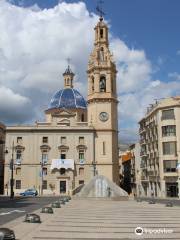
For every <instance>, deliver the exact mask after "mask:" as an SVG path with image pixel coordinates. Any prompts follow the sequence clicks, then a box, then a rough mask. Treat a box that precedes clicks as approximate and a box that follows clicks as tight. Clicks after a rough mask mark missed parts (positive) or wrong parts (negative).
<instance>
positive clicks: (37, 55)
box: [0, 0, 180, 142]
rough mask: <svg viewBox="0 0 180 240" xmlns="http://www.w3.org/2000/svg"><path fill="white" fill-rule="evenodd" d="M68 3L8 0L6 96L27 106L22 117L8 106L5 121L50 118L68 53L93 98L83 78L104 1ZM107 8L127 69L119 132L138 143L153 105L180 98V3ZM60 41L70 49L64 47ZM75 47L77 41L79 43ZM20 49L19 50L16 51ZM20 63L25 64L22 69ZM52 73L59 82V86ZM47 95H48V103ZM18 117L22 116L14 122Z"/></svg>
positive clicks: (122, 72) (167, 0)
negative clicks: (49, 108) (142, 120)
mask: <svg viewBox="0 0 180 240" xmlns="http://www.w3.org/2000/svg"><path fill="white" fill-rule="evenodd" d="M8 2H9V3H8ZM80 2H84V3H85V4H84V5H82V4H81V3H80ZM64 3H67V4H64V5H63V1H57V0H9V1H6V0H2V2H0V4H1V5H2V6H0V14H1V19H2V21H1V22H0V30H1V32H3V33H4V37H2V36H1V37H0V38H2V40H4V45H3V44H2V47H1V51H2V56H4V58H2V62H3V64H4V65H3V68H2V71H0V93H1V88H2V92H3V94H5V92H6V93H7V94H9V95H11V98H12V100H13V102H15V99H16V100H17V103H19V102H20V103H21V104H22V103H23V104H24V105H22V109H23V110H21V112H20V113H19V114H18V117H17V116H14V115H13V114H10V112H12V111H11V108H10V107H11V106H12V104H11V103H9V105H8V106H6V108H2V107H0V118H1V119H2V120H3V121H4V122H5V123H7V124H9V123H25V122H32V121H34V120H35V119H37V118H42V115H41V114H40V113H39V112H42V111H43V110H44V109H45V108H46V106H47V104H48V101H49V100H47V99H50V96H52V94H53V92H54V91H55V90H56V89H57V87H58V86H57V84H59V85H60V86H59V87H61V86H62V83H60V82H59V80H57V76H58V77H59V74H60V73H62V71H63V69H64V67H65V64H66V62H65V60H64V59H65V58H67V57H69V56H67V55H70V57H72V59H73V61H72V65H73V66H72V67H73V69H74V70H75V71H76V76H77V79H76V87H77V88H78V89H80V90H81V92H82V94H83V95H84V96H85V95H86V92H85V91H84V87H83V86H84V85H83V83H85V81H86V73H85V70H86V67H87V59H88V56H89V53H90V51H91V50H92V46H93V38H94V36H93V34H94V33H93V27H94V25H95V24H96V22H97V16H96V15H93V14H91V13H96V11H95V9H96V5H97V1H96V0H85V1H76V0H66V1H64ZM68 3H76V4H74V5H68ZM13 5H14V7H15V8H13ZM35 5H36V7H35ZM17 6H19V7H17ZM32 6H33V7H32ZM37 6H38V7H39V8H38V7H37ZM57 6H59V7H57ZM103 8H104V11H105V13H106V15H105V19H106V20H107V21H108V24H109V26H110V35H111V50H112V51H113V54H114V57H115V60H116V63H117V68H118V71H119V73H118V76H117V81H118V96H119V100H120V104H119V113H120V116H119V119H120V121H119V122H120V123H119V129H120V132H121V133H122V134H121V136H122V139H123V141H130V142H132V141H134V140H136V139H137V129H138V124H137V122H138V121H139V120H140V118H141V117H142V116H143V114H144V113H145V109H146V107H147V106H148V104H151V103H152V102H153V101H154V99H156V98H161V97H169V96H173V95H180V70H179V65H180V31H179V30H178V29H179V28H178V27H179V23H180V1H179V0H173V1H172V0H149V1H145V0H104V7H103ZM1 10H2V12H1ZM87 12H88V14H89V15H87ZM74 16H75V18H74ZM42 19H43V20H42ZM76 21H77V22H76ZM72 25H73V26H74V27H73V29H74V32H73V34H74V35H73V37H72V34H71V32H69V33H68V32H66V31H67V29H68V28H71V27H72ZM45 27H46V28H45ZM57 28H58V29H59V31H58V30H57ZM66 28H67V29H66ZM44 29H49V32H47V35H44V36H43V34H46V31H44ZM61 31H63V32H65V33H66V37H67V38H65V37H64V36H63V37H62V34H61ZM39 32H40V33H41V35H42V36H43V42H42V44H41V45H42V46H45V47H44V49H43V50H45V49H46V48H47V49H48V50H45V51H47V52H46V54H45V53H43V51H39V50H40V48H41V46H40V45H39V46H38V42H39V41H38V40H39V36H41V35H38V34H39ZM44 32H45V33H44ZM51 34H52V36H53V37H56V39H54V40H53V41H54V46H53V45H52V46H51V44H52V36H51ZM68 34H69V35H68ZM78 34H86V39H85V40H84V39H78ZM75 38H76V39H75ZM46 39H47V41H46ZM57 39H58V41H59V44H58V41H57ZM36 41H37V42H36ZM72 41H73V44H71V43H72ZM76 41H77V43H76ZM81 41H82V42H81ZM19 42H21V44H22V46H23V48H22V47H21V46H20V45H19ZM78 42H79V43H78ZM35 43H36V44H35ZM8 44H9V45H8ZM60 44H61V45H63V46H64V49H65V50H66V52H64V51H65V50H64V51H63V49H60V46H61V45H60ZM78 44H79V45H78ZM69 45H72V48H70V47H69ZM73 45H74V48H73ZM78 46H79V48H80V46H84V54H83V56H82V57H80V55H79V54H78ZM11 48H12V50H11V51H10V49H11ZM15 49H18V51H17V52H16V53H14V51H15ZM37 49H38V51H39V52H38V51H37ZM1 51H0V61H1ZM49 52H52V54H49ZM57 52H58V54H59V55H58V56H56V53H57ZM15 55H16V57H15ZM17 55H18V57H17ZM12 56H13V57H12ZM59 56H61V59H60V57H59ZM58 57H59V59H58ZM13 61H14V62H13ZM22 62H23V65H24V66H23V67H21V68H20V67H19V64H20V65H21V64H22ZM37 62H38V64H39V68H38V70H37ZM47 62H48V63H47ZM17 63H19V64H18V66H16V67H15V65H16V64H17ZM7 66H8V67H7ZM9 66H11V67H9ZM30 66H32V67H30ZM47 69H48V70H49V72H47V73H46V76H45V75H43V72H44V71H46V70H47ZM32 72H33V73H34V74H32ZM12 76H14V77H12ZM48 77H49V78H51V79H52V80H53V79H54V80H53V83H54V84H52V82H50V81H49V80H48ZM13 78H14V79H13ZM4 79H5V80H6V81H5V80H4ZM16 82H17V83H18V84H19V85H18V86H19V88H18V87H17V84H16ZM1 84H2V86H1ZM38 84H39V85H38ZM41 84H44V86H47V89H48V92H46V91H45V90H44V91H43V89H40V88H39V86H41ZM45 84H46V85H45ZM9 95H8V96H9ZM40 98H42V99H43V98H44V100H42V101H41V99H40ZM45 98H46V100H45ZM32 99H33V100H32ZM0 100H1V99H0ZM34 102H36V104H35V105H36V106H34ZM37 102H38V104H37ZM27 105H28V106H31V108H32V111H31V114H30V113H27V112H26V109H27ZM134 109H136V111H134ZM6 110H7V111H8V112H6ZM16 115H17V114H16ZM12 119H15V120H14V122H13V121H12Z"/></svg>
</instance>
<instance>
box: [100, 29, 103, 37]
mask: <svg viewBox="0 0 180 240" xmlns="http://www.w3.org/2000/svg"><path fill="white" fill-rule="evenodd" d="M100 38H103V29H102V28H101V29H100Z"/></svg>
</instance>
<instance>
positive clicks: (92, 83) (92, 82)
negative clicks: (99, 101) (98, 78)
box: [91, 76, 94, 92]
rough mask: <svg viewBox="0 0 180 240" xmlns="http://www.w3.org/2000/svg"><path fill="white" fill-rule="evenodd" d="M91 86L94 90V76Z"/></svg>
mask: <svg viewBox="0 0 180 240" xmlns="http://www.w3.org/2000/svg"><path fill="white" fill-rule="evenodd" d="M91 86H92V91H93V92H94V77H93V76H92V78H91Z"/></svg>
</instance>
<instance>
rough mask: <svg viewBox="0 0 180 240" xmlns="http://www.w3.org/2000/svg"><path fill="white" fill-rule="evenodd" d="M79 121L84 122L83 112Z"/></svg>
mask: <svg viewBox="0 0 180 240" xmlns="http://www.w3.org/2000/svg"><path fill="white" fill-rule="evenodd" d="M81 122H84V113H83V114H81Z"/></svg>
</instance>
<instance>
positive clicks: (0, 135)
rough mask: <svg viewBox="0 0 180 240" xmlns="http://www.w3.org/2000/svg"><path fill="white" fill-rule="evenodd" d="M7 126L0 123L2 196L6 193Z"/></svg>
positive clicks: (0, 185) (0, 182)
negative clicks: (5, 155)
mask: <svg viewBox="0 0 180 240" xmlns="http://www.w3.org/2000/svg"><path fill="white" fill-rule="evenodd" d="M4 145H5V126H4V124H2V123H0V194H3V193H4V161H5V160H4V153H5V149H4Z"/></svg>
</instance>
